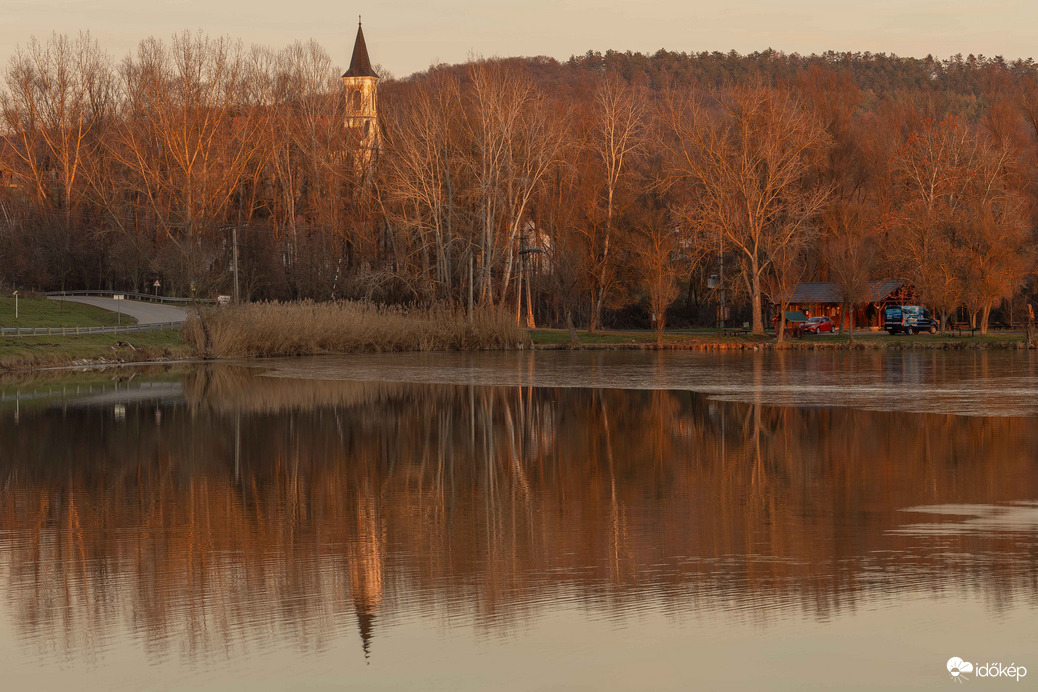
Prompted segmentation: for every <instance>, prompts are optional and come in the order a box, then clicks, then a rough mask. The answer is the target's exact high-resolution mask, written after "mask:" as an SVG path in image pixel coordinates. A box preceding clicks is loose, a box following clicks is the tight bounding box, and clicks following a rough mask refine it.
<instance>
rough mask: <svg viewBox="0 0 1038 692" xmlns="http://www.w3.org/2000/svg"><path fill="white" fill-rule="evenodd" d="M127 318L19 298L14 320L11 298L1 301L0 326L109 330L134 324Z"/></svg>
mask: <svg viewBox="0 0 1038 692" xmlns="http://www.w3.org/2000/svg"><path fill="white" fill-rule="evenodd" d="M136 323H137V320H135V319H133V318H132V317H130V316H129V315H122V316H121V317H120V316H119V313H117V312H112V311H111V310H104V309H103V308H97V307H94V306H93V305H84V304H82V303H72V302H69V301H63V300H47V299H46V298H38V297H23V298H19V299H18V319H15V317H14V298H13V297H11V296H7V297H3V298H0V327H110V326H114V325H118V324H136Z"/></svg>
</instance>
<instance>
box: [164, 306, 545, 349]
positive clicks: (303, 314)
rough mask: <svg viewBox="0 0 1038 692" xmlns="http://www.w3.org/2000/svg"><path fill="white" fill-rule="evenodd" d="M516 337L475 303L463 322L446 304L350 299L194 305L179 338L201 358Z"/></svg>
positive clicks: (456, 345)
mask: <svg viewBox="0 0 1038 692" xmlns="http://www.w3.org/2000/svg"><path fill="white" fill-rule="evenodd" d="M524 336H525V333H524V330H522V329H520V328H519V327H518V326H516V324H515V316H514V314H510V313H509V312H508V311H505V310H498V309H495V308H480V309H478V310H476V312H475V314H474V315H473V316H472V319H471V320H470V319H469V318H468V317H466V315H465V314H464V313H463V312H460V311H456V310H453V309H451V308H450V307H447V306H434V307H432V308H402V307H385V306H378V305H373V304H370V303H363V302H352V301H339V302H334V303H314V302H311V301H303V302H299V303H251V304H248V305H243V306H240V307H224V308H210V309H202V310H199V311H197V312H195V313H194V314H193V315H192V316H191V317H190V318H189V319H188V321H187V324H186V325H185V326H184V340H185V341H186V342H187V343H188V344H189V345H190V346H191V347H193V348H194V349H196V350H197V351H198V352H199V353H201V354H203V355H204V356H205V357H207V358H229V357H268V356H304V355H316V354H322V353H383V352H390V351H480V350H489V349H509V348H516V347H517V345H518V344H519V343H520V342H521V341H523V339H524Z"/></svg>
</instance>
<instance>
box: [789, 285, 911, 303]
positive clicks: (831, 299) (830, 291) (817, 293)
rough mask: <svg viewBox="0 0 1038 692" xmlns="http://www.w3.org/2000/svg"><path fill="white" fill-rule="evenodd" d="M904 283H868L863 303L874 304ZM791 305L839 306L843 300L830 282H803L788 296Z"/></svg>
mask: <svg viewBox="0 0 1038 692" xmlns="http://www.w3.org/2000/svg"><path fill="white" fill-rule="evenodd" d="M904 283H905V282H904V281H901V280H898V279H892V280H887V281H870V282H869V288H868V291H867V292H866V295H865V299H864V300H863V301H862V302H864V303H876V302H879V301H881V300H883V299H884V298H886V297H887V296H889V295H890V294H891V293H893V292H894V291H896V290H897V289H898V288H900V287H901V286H902V285H903V284H904ZM789 302H790V304H792V305H817V304H820V303H831V304H840V303H842V302H843V298H842V296H841V295H840V287H839V285H838V284H836V283H834V282H832V281H804V282H801V283H799V284H797V287H796V289H794V290H793V295H792V296H790V298H789Z"/></svg>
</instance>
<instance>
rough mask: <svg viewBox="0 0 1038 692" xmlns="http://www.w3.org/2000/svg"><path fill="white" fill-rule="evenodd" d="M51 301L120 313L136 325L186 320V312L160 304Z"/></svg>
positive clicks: (83, 298)
mask: <svg viewBox="0 0 1038 692" xmlns="http://www.w3.org/2000/svg"><path fill="white" fill-rule="evenodd" d="M50 299H51V300H67V301H70V302H73V303H85V304H87V305H93V306H95V307H99V308H104V309H105V310H111V311H112V312H121V313H122V314H124V315H129V316H130V317H132V318H134V319H135V320H137V324H157V323H159V322H183V321H184V320H186V319H187V311H186V310H184V309H183V308H175V307H173V306H172V305H162V304H161V303H143V302H141V301H139V300H115V299H114V298H101V297H100V296H65V297H61V296H51V297H50Z"/></svg>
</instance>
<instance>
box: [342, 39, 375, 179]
mask: <svg viewBox="0 0 1038 692" xmlns="http://www.w3.org/2000/svg"><path fill="white" fill-rule="evenodd" d="M342 83H343V85H345V87H346V122H345V125H346V128H347V129H348V130H351V131H353V132H355V133H356V137H357V143H358V144H359V145H360V148H361V150H362V151H363V153H364V157H365V158H370V157H371V155H372V153H373V152H374V151H375V150H376V149H378V144H379V135H378V75H377V74H376V73H375V70H373V69H371V60H369V59H368V46H367V44H365V43H364V30H363V29H362V28H361V25H360V22H359V21H358V22H357V40H356V42H355V43H354V44H353V58H352V59H351V60H350V69H348V70H346V72H345V73H344V74H343V75H342Z"/></svg>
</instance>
